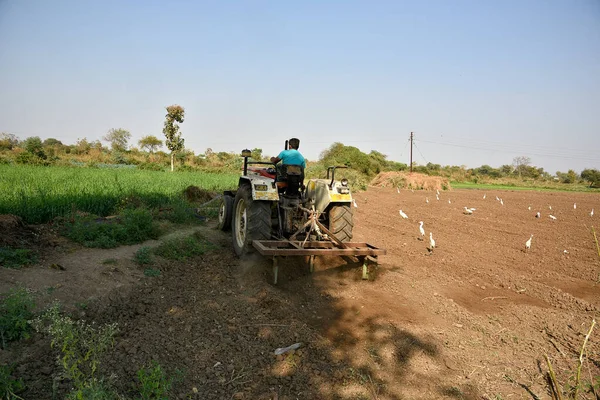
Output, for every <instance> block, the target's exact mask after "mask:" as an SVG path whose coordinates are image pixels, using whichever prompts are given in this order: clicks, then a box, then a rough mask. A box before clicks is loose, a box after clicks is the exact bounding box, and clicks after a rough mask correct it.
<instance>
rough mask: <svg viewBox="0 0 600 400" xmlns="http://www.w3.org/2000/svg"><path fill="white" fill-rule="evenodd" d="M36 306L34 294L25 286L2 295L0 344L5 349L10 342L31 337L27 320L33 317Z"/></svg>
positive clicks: (0, 304) (0, 297) (0, 305)
mask: <svg viewBox="0 0 600 400" xmlns="http://www.w3.org/2000/svg"><path fill="white" fill-rule="evenodd" d="M34 307H35V302H34V300H33V296H32V295H31V294H30V293H29V292H28V291H27V290H26V289H24V288H17V289H12V290H10V291H9V292H8V293H6V294H1V295H0V340H1V342H0V345H1V346H2V348H3V349H4V348H6V346H7V344H8V342H11V341H14V340H19V339H22V338H28V337H29V331H30V326H29V324H28V323H27V321H28V320H30V319H31V318H32V317H33V308H34Z"/></svg>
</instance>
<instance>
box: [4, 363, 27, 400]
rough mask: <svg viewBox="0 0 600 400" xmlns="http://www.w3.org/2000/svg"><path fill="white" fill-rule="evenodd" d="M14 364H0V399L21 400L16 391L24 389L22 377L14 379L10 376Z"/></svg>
mask: <svg viewBox="0 0 600 400" xmlns="http://www.w3.org/2000/svg"><path fill="white" fill-rule="evenodd" d="M13 370H14V366H10V365H0V399H2V400H19V399H21V400H22V397H19V396H18V395H17V393H19V392H21V391H22V390H23V389H25V384H24V383H23V380H22V379H15V378H14V377H13V376H12V373H13Z"/></svg>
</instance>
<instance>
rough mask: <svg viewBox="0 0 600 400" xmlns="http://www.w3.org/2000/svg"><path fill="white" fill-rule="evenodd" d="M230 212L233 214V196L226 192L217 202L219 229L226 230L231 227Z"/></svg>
mask: <svg viewBox="0 0 600 400" xmlns="http://www.w3.org/2000/svg"><path fill="white" fill-rule="evenodd" d="M231 214H233V197H232V196H228V195H226V194H224V195H223V198H222V199H221V203H220V204H219V217H218V221H219V224H218V226H219V229H220V230H222V231H228V230H230V229H231Z"/></svg>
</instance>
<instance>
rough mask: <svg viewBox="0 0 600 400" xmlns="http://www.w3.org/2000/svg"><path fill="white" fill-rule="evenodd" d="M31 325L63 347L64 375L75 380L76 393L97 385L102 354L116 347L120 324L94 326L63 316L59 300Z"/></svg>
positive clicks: (62, 362) (59, 346) (52, 343)
mask: <svg viewBox="0 0 600 400" xmlns="http://www.w3.org/2000/svg"><path fill="white" fill-rule="evenodd" d="M31 324H32V326H33V327H34V328H35V330H36V331H38V332H45V333H47V334H49V335H50V337H51V342H50V343H51V346H52V347H53V348H54V347H58V348H59V349H60V350H61V353H62V354H61V356H59V363H60V365H61V366H62V367H63V374H64V376H65V377H66V378H68V379H70V380H71V381H72V382H73V385H74V387H75V391H76V393H75V394H77V393H83V392H84V391H85V390H88V389H90V388H93V387H95V386H94V385H96V384H97V383H98V381H97V380H96V377H95V373H96V371H97V370H98V365H99V364H100V357H101V356H102V354H103V353H104V352H105V351H106V350H108V349H109V348H111V347H112V346H113V344H114V336H115V335H116V334H117V332H118V328H117V324H107V325H102V326H95V324H94V323H92V324H87V323H86V322H85V321H82V320H79V321H73V320H72V319H71V318H69V317H68V316H63V315H61V313H60V309H59V305H58V303H54V304H53V305H52V306H51V307H50V308H49V309H48V310H47V311H46V312H45V313H44V314H43V315H41V316H40V317H38V318H36V319H35V320H33V321H31ZM73 398H81V399H84V398H86V399H87V398H91V397H73ZM99 398H103V397H99Z"/></svg>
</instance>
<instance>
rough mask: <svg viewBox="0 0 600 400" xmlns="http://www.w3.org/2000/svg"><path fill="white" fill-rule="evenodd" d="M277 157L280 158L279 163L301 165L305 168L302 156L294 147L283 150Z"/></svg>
mask: <svg viewBox="0 0 600 400" xmlns="http://www.w3.org/2000/svg"><path fill="white" fill-rule="evenodd" d="M277 158H280V159H281V163H282V164H284V165H301V166H302V168H306V161H304V157H302V154H300V152H299V151H298V150H296V149H289V150H283V151H282V152H281V153H279V155H278V156H277Z"/></svg>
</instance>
